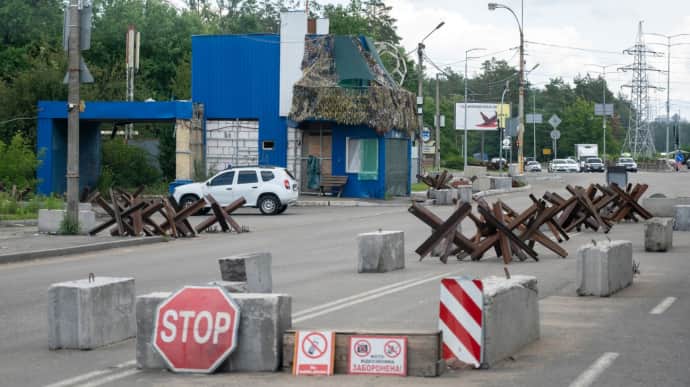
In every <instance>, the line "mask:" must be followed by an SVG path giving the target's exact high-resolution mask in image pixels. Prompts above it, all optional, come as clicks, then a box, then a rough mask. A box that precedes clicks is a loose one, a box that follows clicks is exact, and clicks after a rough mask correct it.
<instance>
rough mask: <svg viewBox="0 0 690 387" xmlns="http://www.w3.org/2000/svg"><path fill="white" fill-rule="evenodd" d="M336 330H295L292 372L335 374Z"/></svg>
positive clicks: (296, 373)
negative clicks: (334, 348)
mask: <svg viewBox="0 0 690 387" xmlns="http://www.w3.org/2000/svg"><path fill="white" fill-rule="evenodd" d="M334 345H335V332H332V331H297V332H295V353H294V360H293V364H292V373H293V374H295V375H333V360H334V356H335V351H334V350H333V347H334Z"/></svg>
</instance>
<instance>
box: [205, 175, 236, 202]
mask: <svg viewBox="0 0 690 387" xmlns="http://www.w3.org/2000/svg"><path fill="white" fill-rule="evenodd" d="M234 179H235V171H228V172H225V173H221V174H219V175H217V176H216V177H214V178H213V179H212V180H211V181H209V183H208V185H207V186H206V193H209V194H211V196H213V198H214V199H216V201H217V202H218V203H219V204H220V205H221V206H227V205H228V204H230V203H232V201H233V200H235V199H234V197H235V195H234V193H233V181H234Z"/></svg>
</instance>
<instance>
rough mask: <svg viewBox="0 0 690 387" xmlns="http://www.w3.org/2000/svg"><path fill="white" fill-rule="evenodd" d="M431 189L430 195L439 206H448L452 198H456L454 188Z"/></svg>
mask: <svg viewBox="0 0 690 387" xmlns="http://www.w3.org/2000/svg"><path fill="white" fill-rule="evenodd" d="M431 191H432V192H433V193H432V194H431V195H430V196H431V197H433V198H434V199H435V200H436V201H435V202H434V203H435V204H437V205H440V206H450V205H452V204H453V199H456V198H457V191H456V190H455V189H437V190H431Z"/></svg>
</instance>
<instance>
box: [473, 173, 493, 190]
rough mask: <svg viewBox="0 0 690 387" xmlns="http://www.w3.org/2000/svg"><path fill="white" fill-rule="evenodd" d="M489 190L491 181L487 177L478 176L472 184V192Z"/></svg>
mask: <svg viewBox="0 0 690 387" xmlns="http://www.w3.org/2000/svg"><path fill="white" fill-rule="evenodd" d="M490 189H491V180H489V177H488V176H479V177H477V178H476V179H475V180H474V181H473V182H472V191H473V192H481V191H488V190H490Z"/></svg>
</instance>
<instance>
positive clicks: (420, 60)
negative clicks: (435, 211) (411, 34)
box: [417, 22, 446, 175]
mask: <svg viewBox="0 0 690 387" xmlns="http://www.w3.org/2000/svg"><path fill="white" fill-rule="evenodd" d="M444 24H446V22H440V23H438V25H437V26H436V28H434V29H433V30H431V32H429V33H428V34H426V36H425V37H424V38H423V39H422V40H421V41H420V42H419V43H418V44H417V58H418V63H419V76H418V77H417V116H418V119H419V122H418V125H419V131H418V132H419V139H418V140H417V154H418V155H417V174H419V175H421V174H422V159H423V158H424V155H423V153H422V130H423V129H424V112H423V111H422V106H423V105H424V95H423V90H422V89H423V81H424V64H423V61H424V48H426V46H424V41H425V40H426V39H427V38H428V37H429V36H431V34H433V33H434V32H436V30H438V29H439V28H441V27H443V25H444Z"/></svg>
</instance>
